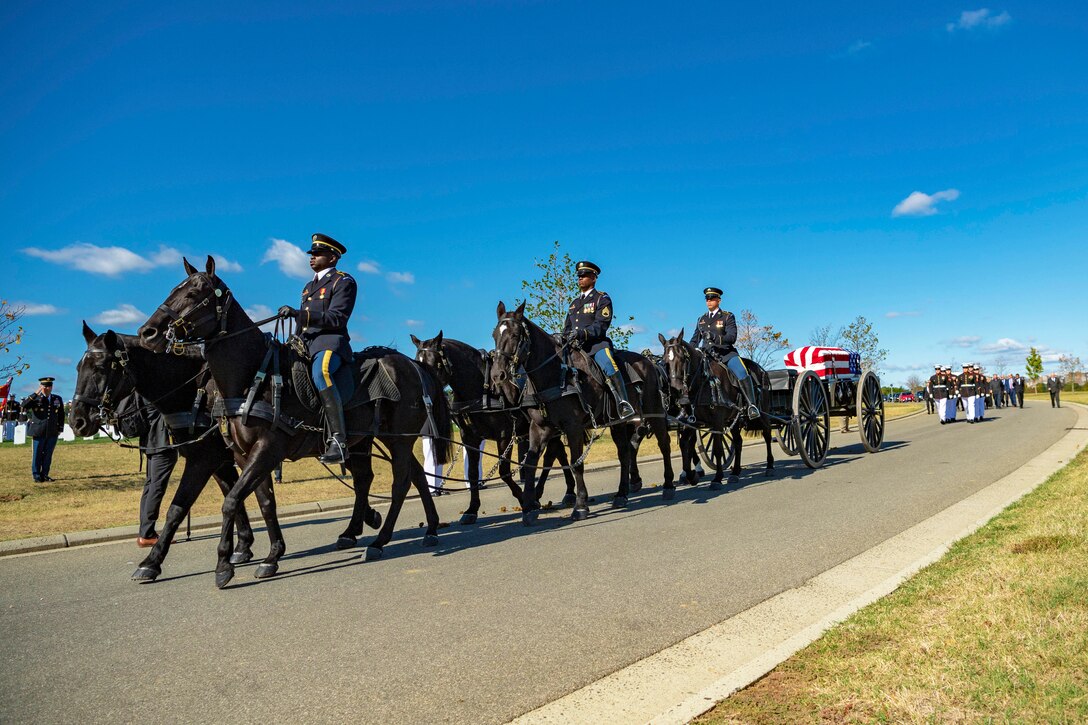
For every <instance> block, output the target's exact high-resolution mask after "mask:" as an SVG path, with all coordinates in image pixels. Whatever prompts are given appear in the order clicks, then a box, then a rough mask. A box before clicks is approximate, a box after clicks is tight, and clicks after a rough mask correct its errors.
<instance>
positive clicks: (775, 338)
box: [736, 310, 790, 368]
mask: <svg viewBox="0 0 1088 725" xmlns="http://www.w3.org/2000/svg"><path fill="white" fill-rule="evenodd" d="M789 346H790V341H789V338H787V337H786V336H785V335H783V334H782V333H781V332H779V331H777V330H775V329H774V326H773V325H761V324H759V318H758V317H756V313H754V312H752V311H751V310H741V313H740V319H739V320H737V343H736V347H737V350H739V351H740V354H741V355H742V356H744V357H746V358H749V359H751V360H754V361H755V362H756V364H757V365H759V366H760V367H764V368H766V367H769V366H770V363H771V362H777V361H776V358H777V353H778V352H779V351H780V350H784V349H786V348H788V347H789Z"/></svg>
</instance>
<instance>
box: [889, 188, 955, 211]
mask: <svg viewBox="0 0 1088 725" xmlns="http://www.w3.org/2000/svg"><path fill="white" fill-rule="evenodd" d="M959 196H960V192H959V190H958V189H945V190H944V191H937V192H934V193H933V194H925V193H923V192H921V191H912V192H911V193H910V196H908V197H907V198H906V199H904V200H903V201H901V202H899V203H898V204H896V205H895V208H894V209H892V216H932V215H934V214H936V213H937V209H936V204H937V202H938V201H955V200H956V199H958V198H959Z"/></svg>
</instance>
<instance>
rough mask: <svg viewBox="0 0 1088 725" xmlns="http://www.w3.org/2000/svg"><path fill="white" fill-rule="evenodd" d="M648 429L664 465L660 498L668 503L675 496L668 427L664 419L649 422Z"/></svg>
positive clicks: (670, 439)
mask: <svg viewBox="0 0 1088 725" xmlns="http://www.w3.org/2000/svg"><path fill="white" fill-rule="evenodd" d="M650 429H651V430H652V431H653V434H654V437H655V438H657V449H658V450H659V451H661V460H662V461H664V464H665V471H664V473H665V481H664V483H663V485H662V488H661V498H663V499H665V500H666V501H670V500H672V499H673V497H675V496H676V484H674V483H673V479H674V477H675V474H674V473H673V470H672V438H670V437H669V426H668V424H667V423H666V422H665V420H664V419H662V418H657V419H655V420H653V421H651V422H650Z"/></svg>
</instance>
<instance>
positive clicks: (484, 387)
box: [411, 330, 575, 525]
mask: <svg viewBox="0 0 1088 725" xmlns="http://www.w3.org/2000/svg"><path fill="white" fill-rule="evenodd" d="M411 338H412V343H413V344H414V345H415V346H416V360H418V361H419V362H421V363H422V364H424V365H427V366H428V367H430V368H431V369H432V370H433V371H434V373H435V377H437V378H438V381H439V382H440V383H442V385H445V386H449V388H450V390H452V391H453V403H452V404H451V411H452V413H453V417H454V418H455V419H456V421H457V425H458V426H459V427H460V428H461V442H462V443H464V445H465V457H466V459H467V460H468V470H469V474H468V478H469V491H470V493H469V496H470V498H471V501H470V502H469V506H468V509H466V510H465V512H464V513H463V514H462V515H461V521H460V523H461V524H464V525H468V524H474V523H476V520H477V517H478V513H479V511H480V488H481V486H480V480H479V478H480V457H481V451H482V447H483V444H484V441H488V440H492V441H495V444H496V447H497V449H498V451H499V456H500V457H499V477H500V478H501V479H502V480H503V482H504V483H506V485H507V486H508V487H509V488H510V492H511V493H513V494H514V498H515V499H517V500H518V503H521V500H522V491H521V487H520V486H518V484H517V482H516V481H515V480H514V477H513V475H512V474H511V468H512V467H511V465H510V450H511V449H512V447H513V441H514V439H515V438H520V437H522V436H524V435H525V434H526V433H527V432H528V427H529V426H528V422H529V421H528V419H527V418H526V417H525V415H524V414H523V413H522V411H521V409H520V408H509V407H507V406H506V405H505V404H504V402H503V398H502V396H501V395H498V396H493V395H491V394H490V393H489V390H490V385H491V381H490V380H489V378H488V373H487V368H488V366H489V364H490V358H489V357H488V356H487V355H486V354H485V353H483V352H481V351H480V350H477V349H476V348H474V347H472V346H471V345H469V344H468V343H465V342H461V341H460V340H454V339H451V338H447V337H443V335H442V331H441V330H439V332H438V334H437V335H436V336H434V337H432V338H431V339H430V340H420V339H419V338H418V337H416V336H415V335H411ZM492 403H497V404H498V405H499V406H501V407H499V408H497V409H496V408H495V407H493V406H492V405H491V404H492ZM519 433H520V435H519ZM523 453H524V451H521V452H519V455H521V454H523ZM556 460H558V461H559V465H560V466H562V467H563V468H562V470H563V475H564V476H565V477H566V481H567V493H566V494H565V495H564V496H563V502H562V504H561V505H563V506H573V505H574V498H575V496H574V475H573V474H572V473H571V471H570V467H569V466H568V465H567V463H568V461H567V452H566V449H564V448H563V443H562V441H560V440H559V439H555V438H553V439H552V440H550V441H548V444H547V448H546V449H545V451H544V470H543V472H542V475H541V477H540V480H539V482H538V483H537V486H536V498H537V500H540V498H541V496H543V495H544V483H545V482H546V481H547V478H548V469H549V468H550V467H551V465H552V463H553V462H554V461H556Z"/></svg>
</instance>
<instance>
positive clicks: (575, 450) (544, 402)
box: [491, 302, 676, 524]
mask: <svg viewBox="0 0 1088 725" xmlns="http://www.w3.org/2000/svg"><path fill="white" fill-rule="evenodd" d="M496 315H497V317H498V323H497V324H496V325H495V330H494V332H493V336H494V339H495V364H494V365H493V366H492V370H491V384H492V385H493V386H494V387H495V389H497V390H500V391H501V392H502V393H503V395H505V396H506V398H507V400H508V402H509V403H511V404H520V403H521V398H522V393H523V389H522V388H520V387H519V386H518V385H517V382H516V380H517V378H518V376H519V375H520V374H521V369H522V368H523V367H524V374H525V376H526V377H527V378H528V382H529V384H530V385H531V386H532V389H533V391H534V395H535V398H536V400H535V402H534V404H533V406H532V407H527V408H526V413H527V415H528V416H529V450H528V451H527V453H526V456H525V458H524V460H523V461H522V466H521V478H522V486H523V488H524V491H523V494H522V504H521V507H522V520H523V522H524V523H526V524H531V523H532V522H533V521H534V520H535V519H536V517H537V516H538V515H539V513H540V512H539V507H540V506H539V502H538V501H537V499H536V497H535V489H534V487H533V480H534V477H535V471H536V464H537V461H538V460H539V458H540V453H541V451H542V450H543V448H544V444H545V443H546V442H547V441H548V440H549V439H551V438H552V437H554V436H557V435H559V434H564V435H566V438H567V446H568V447H569V452H570V457H571V459H572V461H573V468H574V478H575V485H576V493H575V503H574V511H573V512H572V513H571V518H572V519H574V520H575V521H581V520H583V519H585V518H586V517H587V516H588V515H589V506H588V493H587V492H586V484H585V478H584V476H583V469H584V462H583V457H584V456H583V449H584V446H585V443H586V432H587V431H588V430H590V429H592V428H595V427H597V426H598V425H609V427H610V432H611V434H612V440H613V441H614V442H615V444H616V453H617V456H618V458H619V463H620V484H619V489H618V491H617V492H616V495H615V496H614V497H613V499H612V506H613V507H614V508H621V507H624V506H626V505H627V495H628V492H629V491H630V488H631V483H632V471H634V470H637V469H636V468H635V466H636V463H635V455H636V451H637V450H638V444H639V442H640V441H641V440H642V438H644V437H645V436H646V435H648V434H649V433H650V432H651V431H652V432H653V433H654V434H655V437H656V438H657V442H658V447H659V448H660V449H661V454H662V457H663V459H664V464H665V483H664V490H663V496H664V498H666V499H670V498H672V497H673V496H674V495H675V489H676V487H675V486H674V485H673V471H672V455H671V453H670V452H669V446H670V439H669V435H668V426H667V424H666V421H665V411H664V407H663V404H662V399H661V394H660V391H659V390H658V387H657V374H656V373H655V372H654V369H653V363H651V362H650V361H649V360H647V359H646V358H644V357H643V356H642V355H639V354H638V353H633V352H629V351H627V350H619V351H617V352H616V355H615V356H616V358H617V360H619V362H620V365H621V367H630V368H632V369H633V370H634V371H635V372H636V373H637V374H638V375H639V377H640V378H641V379H642V381H643V382H642V383H641V385H639V386H634V385H632V386H631V389H632V390H634V391H635V393H637V394H635V395H631V401H630V402H631V404H632V405H633V406H634V408H635V418H633V419H631V420H629V421H627V422H623V423H615V424H613V423H612V422H611V421H610V420H608V415H609V414H608V405H609V401H610V400H611V395H610V393H609V392H608V391H607V390H606V389H605V387H604V385H603V384H601V383H600V382H598V381H597V380H596V379H595V377H594V375H593V374H592V373H591V372H590V366H591V365H594V363H593V362H591V361H590V360H589V358H588V357H587V356H586V355H585V354H584V353H583V352H582V351H580V350H578V351H573V352H570V353H569V356H567V352H566V349H565V347H564V346H563V345H557V344H556V341H555V339H554V338H552V336H551V335H549V334H548V333H546V332H544V330H542V329H540V328H539V327H538V326H537V325H536V324H534V323H533V321H532V320H530V319H529V318H527V317H526V316H525V303H522V304H521V305H519V306H518V308H517V309H516V310H514V311H513V312H507V311H506V305H505V304H503V303H502V302H499V305H498V308H497V309H496ZM568 362H569V363H570V366H569V367H568V364H567V363H568ZM568 374H577V375H580V376H581V378H580V386H581V390H582V395H581V396H579V395H570V394H566V384H567V380H565V379H564V377H565V376H566V375H568ZM583 401H584V403H585V405H586V406H588V410H587V409H586V407H583Z"/></svg>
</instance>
